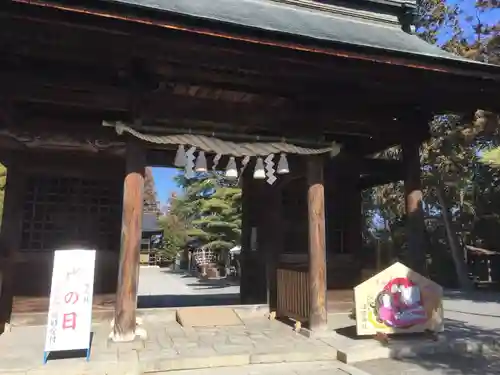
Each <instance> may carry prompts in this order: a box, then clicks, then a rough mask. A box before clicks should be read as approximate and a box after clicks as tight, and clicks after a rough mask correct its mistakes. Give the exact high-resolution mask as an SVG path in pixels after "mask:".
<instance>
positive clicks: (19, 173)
mask: <svg viewBox="0 0 500 375" xmlns="http://www.w3.org/2000/svg"><path fill="white" fill-rule="evenodd" d="M23 171H24V168H23V164H22V159H21V155H20V154H15V155H14V154H12V155H11V156H10V157H9V160H8V163H7V180H6V187H5V197H4V209H3V218H2V230H1V234H0V238H1V241H0V272H1V273H2V280H1V290H0V333H1V332H2V331H3V328H4V324H8V323H10V317H11V313H12V302H13V297H14V273H15V267H16V265H15V257H16V253H17V252H18V251H19V249H20V247H21V239H22V220H23V204H24V193H25V182H26V178H25V174H24V172H23Z"/></svg>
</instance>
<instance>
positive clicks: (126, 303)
mask: <svg viewBox="0 0 500 375" xmlns="http://www.w3.org/2000/svg"><path fill="white" fill-rule="evenodd" d="M125 163H126V166H125V168H126V172H125V182H124V185H123V211H122V235H121V248H120V270H119V273H118V286H117V291H116V307H115V322H114V328H113V340H114V341H120V342H124V341H132V340H134V339H135V328H136V308H137V285H138V280H139V253H140V246H141V234H142V211H143V192H144V172H145V168H146V155H145V150H144V148H143V147H142V145H141V144H140V143H139V142H137V141H135V140H129V142H128V143H127V146H126V161H125Z"/></svg>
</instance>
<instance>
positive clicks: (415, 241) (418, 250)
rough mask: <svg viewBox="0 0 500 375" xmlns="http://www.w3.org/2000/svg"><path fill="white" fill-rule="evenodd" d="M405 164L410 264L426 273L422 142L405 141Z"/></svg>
mask: <svg viewBox="0 0 500 375" xmlns="http://www.w3.org/2000/svg"><path fill="white" fill-rule="evenodd" d="M402 150H403V163H404V164H405V167H404V170H405V180H404V185H405V204H406V228H407V238H408V253H409V259H408V262H407V263H408V264H407V265H408V266H409V267H410V268H412V269H413V270H415V271H417V272H419V273H421V274H423V275H425V274H426V263H425V224H424V214H423V209H422V185H421V181H420V144H419V143H416V142H405V143H403V145H402Z"/></svg>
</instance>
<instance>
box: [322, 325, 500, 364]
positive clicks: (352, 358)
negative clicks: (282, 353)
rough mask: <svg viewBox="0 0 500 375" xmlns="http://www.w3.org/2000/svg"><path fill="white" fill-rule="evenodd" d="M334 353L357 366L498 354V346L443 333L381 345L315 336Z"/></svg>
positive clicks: (375, 341)
mask: <svg viewBox="0 0 500 375" xmlns="http://www.w3.org/2000/svg"><path fill="white" fill-rule="evenodd" d="M318 339H319V340H321V341H323V342H325V343H327V344H328V345H330V346H332V347H333V348H335V349H336V350H337V359H338V360H339V361H341V362H343V363H349V364H352V363H356V362H362V361H370V360H375V359H388V358H396V359H398V358H409V357H415V356H418V355H424V354H435V353H448V352H449V353H451V352H453V353H459V354H482V353H487V352H494V351H498V349H499V348H500V343H498V342H493V341H491V342H487V341H479V340H470V339H460V340H457V339H448V338H447V337H446V336H445V335H444V334H443V335H440V336H438V337H437V340H432V339H430V338H429V337H425V336H423V335H415V336H413V337H412V336H408V337H404V338H401V337H394V338H392V339H391V340H390V341H389V343H388V344H386V345H384V344H382V343H380V342H379V341H377V340H375V339H373V338H366V339H364V338H363V339H359V338H349V337H346V336H343V335H340V334H338V333H335V332H333V333H332V332H330V334H329V337H325V336H323V337H318Z"/></svg>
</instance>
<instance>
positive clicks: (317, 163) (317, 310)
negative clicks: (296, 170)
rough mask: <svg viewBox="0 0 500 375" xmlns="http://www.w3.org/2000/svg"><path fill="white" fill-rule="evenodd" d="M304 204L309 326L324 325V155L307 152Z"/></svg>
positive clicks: (325, 322) (313, 328)
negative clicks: (306, 208) (307, 253)
mask: <svg viewBox="0 0 500 375" xmlns="http://www.w3.org/2000/svg"><path fill="white" fill-rule="evenodd" d="M307 185H308V189H307V207H308V216H309V286H310V294H309V295H310V318H309V328H310V329H311V330H319V329H325V328H326V326H327V312H326V245H325V192H324V186H323V158H322V157H321V156H308V160H307Z"/></svg>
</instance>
